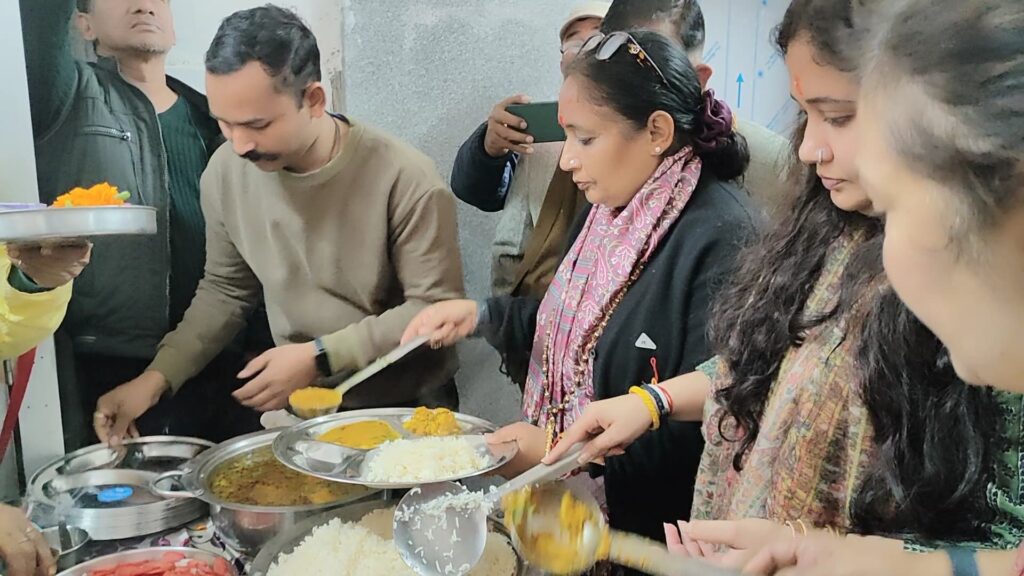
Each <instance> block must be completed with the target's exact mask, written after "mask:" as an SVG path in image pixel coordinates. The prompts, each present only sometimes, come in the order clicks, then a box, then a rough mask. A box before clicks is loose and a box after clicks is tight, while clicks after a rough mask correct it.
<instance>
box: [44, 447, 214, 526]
mask: <svg viewBox="0 0 1024 576" xmlns="http://www.w3.org/2000/svg"><path fill="white" fill-rule="evenodd" d="M212 446H213V444H212V443H211V442H207V441H206V440H202V439H199V438H186V437H177V436H150V437H145V438H137V439H132V440H128V441H126V442H125V444H124V445H123V446H120V447H118V448H110V447H108V446H106V445H95V446H89V447H86V448H82V449H81V450H77V451H75V452H72V453H70V454H67V455H65V456H63V457H61V458H58V459H56V460H54V461H52V462H50V463H49V464H47V465H46V466H44V467H43V468H41V469H40V470H39V471H38V472H36V473H35V474H34V475H33V476H32V478H31V479H30V481H29V486H28V493H27V494H28V500H29V502H30V504H31V505H32V506H33V507H34V508H39V507H42V508H44V509H48V510H49V511H50V512H52V514H53V515H54V516H63V517H64V518H65V519H66V520H67V522H68V524H71V525H74V526H77V527H79V528H82V529H84V530H86V531H87V532H89V534H90V535H91V536H92V538H93V539H94V540H113V539H121V538H132V537H136V536H144V535H146V534H152V533H154V532H159V531H162V530H166V529H169V528H174V527H176V526H179V525H181V524H184V523H187V522H189V521H191V520H194V519H195V518H198V517H199V516H201V515H202V514H203V513H204V512H205V504H204V503H202V502H201V501H198V500H195V499H166V498H163V497H161V496H160V495H158V494H157V493H155V492H154V491H153V490H152V489H151V488H150V483H151V482H152V481H153V480H154V479H155V478H156V477H157V476H158V475H160V474H161V473H164V472H167V471H169V470H175V469H178V468H181V467H182V466H184V465H185V464H186V463H187V462H189V461H190V460H192V459H193V458H195V457H196V456H198V455H199V454H201V453H202V452H204V451H205V450H207V449H208V448H210V447H212ZM35 515H40V514H39V511H38V510H36V513H35ZM43 515H45V512H44V514H43Z"/></svg>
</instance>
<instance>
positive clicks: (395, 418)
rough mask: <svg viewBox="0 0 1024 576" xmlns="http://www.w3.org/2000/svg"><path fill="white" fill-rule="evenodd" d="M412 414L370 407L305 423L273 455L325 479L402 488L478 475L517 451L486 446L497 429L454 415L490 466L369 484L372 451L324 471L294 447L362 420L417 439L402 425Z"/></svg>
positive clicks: (280, 437) (285, 436)
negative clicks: (447, 475) (383, 424)
mask: <svg viewBox="0 0 1024 576" xmlns="http://www.w3.org/2000/svg"><path fill="white" fill-rule="evenodd" d="M412 414H413V409H412V408H373V409H369V410H353V411H351V412H340V413H338V414H330V415H328V416H322V417H320V418H315V419H313V420H306V421H304V422H302V423H301V424H297V425H295V426H292V427H291V428H289V429H287V430H285V431H284V432H281V434H280V435H278V437H277V438H276V439H275V440H274V455H275V456H277V458H278V459H279V460H280V461H281V462H283V463H284V464H285V465H286V466H288V467H290V468H293V469H295V470H298V471H300V472H305V473H306V474H312V475H313V476H317V477H319V478H323V479H325V480H333V481H335V482H344V483H348V484H361V485H363V486H370V487H372V488H381V489H403V488H412V487H413V486H418V485H420V484H426V483H431V482H445V481H456V480H463V479H465V478H472V477H475V476H480V475H482V474H486V473H487V472H491V471H493V470H495V469H497V468H499V467H501V466H502V465H504V464H506V463H507V462H508V461H509V460H511V459H512V458H513V457H515V455H516V453H517V452H518V447H517V446H516V444H515V443H514V442H509V443H506V444H500V445H493V446H488V445H487V444H486V443H485V442H484V441H483V439H482V436H481V435H483V434H486V433H489V432H494V431H495V430H497V429H498V427H497V426H495V425H494V424H492V423H490V422H488V421H486V420H483V419H481V418H477V417H475V416H469V415H467V414H461V413H458V412H456V413H455V420H456V422H457V423H458V424H459V427H460V428H461V429H462V433H463V434H465V435H468V436H470V438H471V439H472V440H474V441H475V442H476V444H477V450H478V451H480V452H481V453H482V454H484V455H486V456H487V457H488V459H489V461H490V464H489V465H488V466H486V467H484V468H482V469H480V470H475V471H473V472H472V473H469V474H463V475H461V476H458V477H455V478H431V479H430V480H429V481H422V482H371V481H369V480H367V479H366V463H367V462H369V461H370V459H371V458H373V454H374V450H351V452H352V453H353V455H352V457H351V458H348V459H346V460H345V462H344V463H343V464H342V465H341V466H340V469H337V470H330V471H327V470H325V468H324V466H323V465H322V464H321V465H317V463H316V462H315V461H313V462H311V461H310V459H309V458H308V457H307V455H306V453H305V452H303V451H302V450H300V449H299V448H297V447H296V445H297V444H298V445H299V446H302V443H303V442H308V441H310V440H316V438H317V437H319V436H320V435H321V434H323V433H324V432H327V431H328V430H331V429H332V428H336V427H338V426H342V425H345V424H352V423H355V422H361V421H365V420H383V421H384V422H387V423H388V424H390V425H391V426H392V428H394V429H395V430H396V431H397V432H398V433H399V434H401V435H402V438H406V439H414V438H418V436H416V435H415V434H412V433H411V432H409V431H408V430H406V429H405V428H404V427H403V426H402V424H403V423H404V422H405V421H406V420H408V419H409V418H410V417H412Z"/></svg>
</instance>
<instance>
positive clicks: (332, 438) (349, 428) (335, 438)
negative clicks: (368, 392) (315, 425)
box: [317, 420, 402, 450]
mask: <svg viewBox="0 0 1024 576" xmlns="http://www.w3.org/2000/svg"><path fill="white" fill-rule="evenodd" d="M401 437H402V435H401V434H399V433H398V431H397V430H395V429H394V428H392V427H391V425H390V424H388V423H387V422H385V421H383V420H363V421H361V422H353V423H352V424H345V425H342V426H338V427H337V428H332V429H330V430H328V431H327V432H324V433H323V434H321V435H320V436H319V437H317V440H320V441H321V442H331V443H332V444H340V445H342V446H346V447H348V448H355V449H357V450H370V449H373V448H376V447H377V446H380V445H381V444H383V443H385V442H390V441H391V440H398V439H399V438H401Z"/></svg>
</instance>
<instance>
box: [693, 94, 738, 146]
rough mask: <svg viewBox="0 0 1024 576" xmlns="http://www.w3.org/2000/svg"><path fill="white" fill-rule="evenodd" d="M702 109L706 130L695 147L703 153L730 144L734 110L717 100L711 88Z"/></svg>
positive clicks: (696, 141)
mask: <svg viewBox="0 0 1024 576" xmlns="http://www.w3.org/2000/svg"><path fill="white" fill-rule="evenodd" d="M701 109H702V110H701V111H702V112H703V114H702V117H703V121H704V128H703V130H702V131H701V134H700V136H698V137H697V138H696V139H695V140H694V145H695V147H696V148H697V149H698V150H702V151H712V150H717V149H719V148H721V147H723V146H725V145H726V144H728V143H729V137H730V136H732V133H733V117H732V109H730V108H729V105H728V104H726V103H725V102H723V101H721V100H719V99H717V98H715V91H714V90H711V89H710V88H709V89H708V90H706V91H705V92H704V102H703V103H702V104H701Z"/></svg>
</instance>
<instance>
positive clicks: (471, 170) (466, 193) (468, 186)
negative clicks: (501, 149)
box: [452, 122, 519, 212]
mask: <svg viewBox="0 0 1024 576" xmlns="http://www.w3.org/2000/svg"><path fill="white" fill-rule="evenodd" d="M486 133H487V123H486V122H485V123H483V124H481V125H480V126H479V127H478V128H477V129H476V130H474V131H473V133H472V134H471V135H470V136H469V138H468V139H466V141H465V142H463V143H462V146H460V147H459V153H458V154H456V155H455V164H454V165H452V192H454V193H455V196H456V197H457V198H458V199H459V200H462V201H463V202H465V203H466V204H469V205H470V206H475V207H476V208H478V209H480V210H483V211H484V212H501V209H502V208H504V207H505V198H507V197H508V190H509V184H510V183H511V181H512V175H513V173H515V170H516V164H517V163H518V161H519V155H518V154H515V153H512V152H509V153H508V154H507V155H505V156H503V157H501V158H492V157H491V156H490V155H489V154H488V153H487V151H485V150H484V135H485V134H486Z"/></svg>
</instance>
